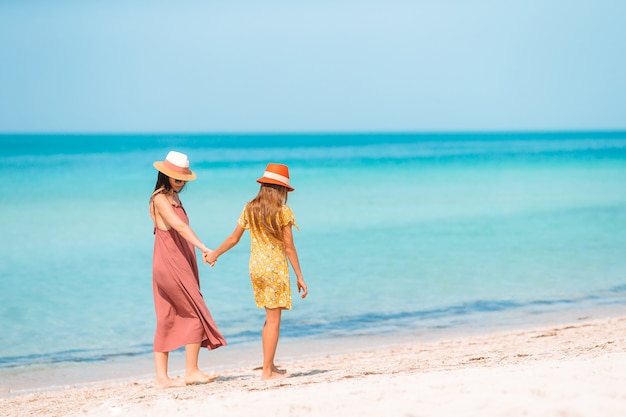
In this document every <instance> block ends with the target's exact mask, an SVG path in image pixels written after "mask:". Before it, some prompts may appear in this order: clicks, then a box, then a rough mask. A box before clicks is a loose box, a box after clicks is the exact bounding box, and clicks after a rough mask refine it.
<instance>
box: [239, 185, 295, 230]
mask: <svg viewBox="0 0 626 417" xmlns="http://www.w3.org/2000/svg"><path fill="white" fill-rule="evenodd" d="M287 192H288V190H287V187H283V186H282V185H276V184H261V189H260V190H259V193H258V194H257V195H256V197H254V199H253V200H252V201H250V202H249V203H248V204H246V208H245V211H246V215H247V217H248V220H249V222H250V229H251V230H255V231H258V232H261V233H262V234H265V235H267V236H268V237H269V238H270V239H274V240H277V241H279V242H283V241H284V237H283V225H282V223H281V216H280V213H281V210H282V206H283V205H284V204H287Z"/></svg>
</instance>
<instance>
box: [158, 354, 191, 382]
mask: <svg viewBox="0 0 626 417" xmlns="http://www.w3.org/2000/svg"><path fill="white" fill-rule="evenodd" d="M168 358H169V352H154V364H155V366H156V386H157V388H172V387H184V386H185V383H184V382H183V381H177V380H175V379H172V378H170V377H169V376H168V375H167V360H168Z"/></svg>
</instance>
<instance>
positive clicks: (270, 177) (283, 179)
mask: <svg viewBox="0 0 626 417" xmlns="http://www.w3.org/2000/svg"><path fill="white" fill-rule="evenodd" d="M256 182H258V183H261V184H277V185H282V186H283V187H287V189H288V190H289V191H293V190H294V188H293V187H292V186H291V185H289V168H287V165H283V164H272V163H269V164H267V167H266V168H265V172H264V173H263V176H262V177H261V178H259V179H258V180H256Z"/></svg>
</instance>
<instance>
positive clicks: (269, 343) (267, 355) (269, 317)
mask: <svg viewBox="0 0 626 417" xmlns="http://www.w3.org/2000/svg"><path fill="white" fill-rule="evenodd" d="M281 312H282V310H281V309H280V308H266V309H265V325H264V326H263V333H262V340H263V373H262V374H261V378H262V379H272V378H281V377H284V376H286V374H284V373H280V371H278V372H277V371H274V369H276V365H274V356H275V355H276V347H277V346H278V337H279V336H280V315H281Z"/></svg>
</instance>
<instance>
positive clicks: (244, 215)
mask: <svg viewBox="0 0 626 417" xmlns="http://www.w3.org/2000/svg"><path fill="white" fill-rule="evenodd" d="M237 223H238V224H239V226H241V227H243V229H244V230H248V229H249V228H250V222H249V221H248V215H247V213H246V209H245V207H244V209H243V211H242V212H241V215H240V216H239V220H238V221H237Z"/></svg>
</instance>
